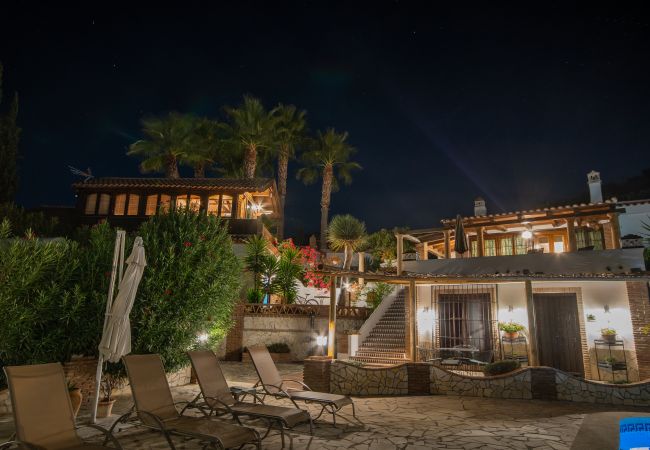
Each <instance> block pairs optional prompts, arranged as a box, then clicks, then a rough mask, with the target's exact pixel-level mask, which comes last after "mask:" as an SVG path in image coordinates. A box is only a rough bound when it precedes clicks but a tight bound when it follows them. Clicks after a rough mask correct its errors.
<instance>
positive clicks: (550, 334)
mask: <svg viewBox="0 0 650 450" xmlns="http://www.w3.org/2000/svg"><path fill="white" fill-rule="evenodd" d="M533 302H534V304H535V326H536V328H537V355H538V358H539V364H540V365H541V366H549V367H555V368H556V369H560V370H563V371H565V372H569V373H574V374H578V375H580V376H584V366H583V364H582V344H581V340H580V322H579V321H578V301H577V299H576V295H575V294H568V293H558V294H533Z"/></svg>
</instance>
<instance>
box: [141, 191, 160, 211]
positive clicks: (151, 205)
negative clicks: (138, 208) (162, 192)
mask: <svg viewBox="0 0 650 450" xmlns="http://www.w3.org/2000/svg"><path fill="white" fill-rule="evenodd" d="M157 207H158V195H157V194H154V195H148V196H147V207H146V208H145V211H144V214H145V215H146V216H153V215H154V214H156V208H157Z"/></svg>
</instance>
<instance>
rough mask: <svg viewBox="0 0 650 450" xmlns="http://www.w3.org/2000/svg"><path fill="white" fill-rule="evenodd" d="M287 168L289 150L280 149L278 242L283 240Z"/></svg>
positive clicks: (284, 146)
mask: <svg viewBox="0 0 650 450" xmlns="http://www.w3.org/2000/svg"><path fill="white" fill-rule="evenodd" d="M288 168H289V149H288V148H287V146H286V145H283V146H282V147H281V148H280V154H279V155H278V193H279V194H280V217H279V218H278V240H280V241H281V240H283V239H284V204H285V199H286V197H287V173H288Z"/></svg>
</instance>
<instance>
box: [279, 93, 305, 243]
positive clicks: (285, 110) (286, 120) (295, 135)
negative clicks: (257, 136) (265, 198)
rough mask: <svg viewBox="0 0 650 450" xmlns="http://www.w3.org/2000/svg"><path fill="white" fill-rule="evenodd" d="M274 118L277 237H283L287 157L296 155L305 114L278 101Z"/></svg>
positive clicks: (302, 134)
mask: <svg viewBox="0 0 650 450" xmlns="http://www.w3.org/2000/svg"><path fill="white" fill-rule="evenodd" d="M271 114H272V115H273V117H275V118H276V123H275V139H274V141H275V149H274V150H275V151H276V153H277V158H278V193H279V194H280V218H279V219H278V239H279V240H282V239H283V238H284V205H285V202H286V198H287V175H288V169H289V159H290V158H292V157H294V156H295V155H296V147H297V145H299V143H300V142H301V141H302V140H303V138H304V132H305V126H306V122H305V114H306V112H305V111H304V110H303V111H298V109H297V108H296V107H295V106H293V105H283V104H282V103H280V104H279V105H278V106H276V107H275V108H274V109H273V111H271Z"/></svg>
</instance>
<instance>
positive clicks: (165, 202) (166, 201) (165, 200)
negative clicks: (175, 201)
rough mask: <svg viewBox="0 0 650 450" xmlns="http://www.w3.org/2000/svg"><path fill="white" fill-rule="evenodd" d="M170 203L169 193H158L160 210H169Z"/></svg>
mask: <svg viewBox="0 0 650 450" xmlns="http://www.w3.org/2000/svg"><path fill="white" fill-rule="evenodd" d="M171 204H172V196H171V195H166V194H161V195H160V211H162V212H169V208H170V207H171Z"/></svg>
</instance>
